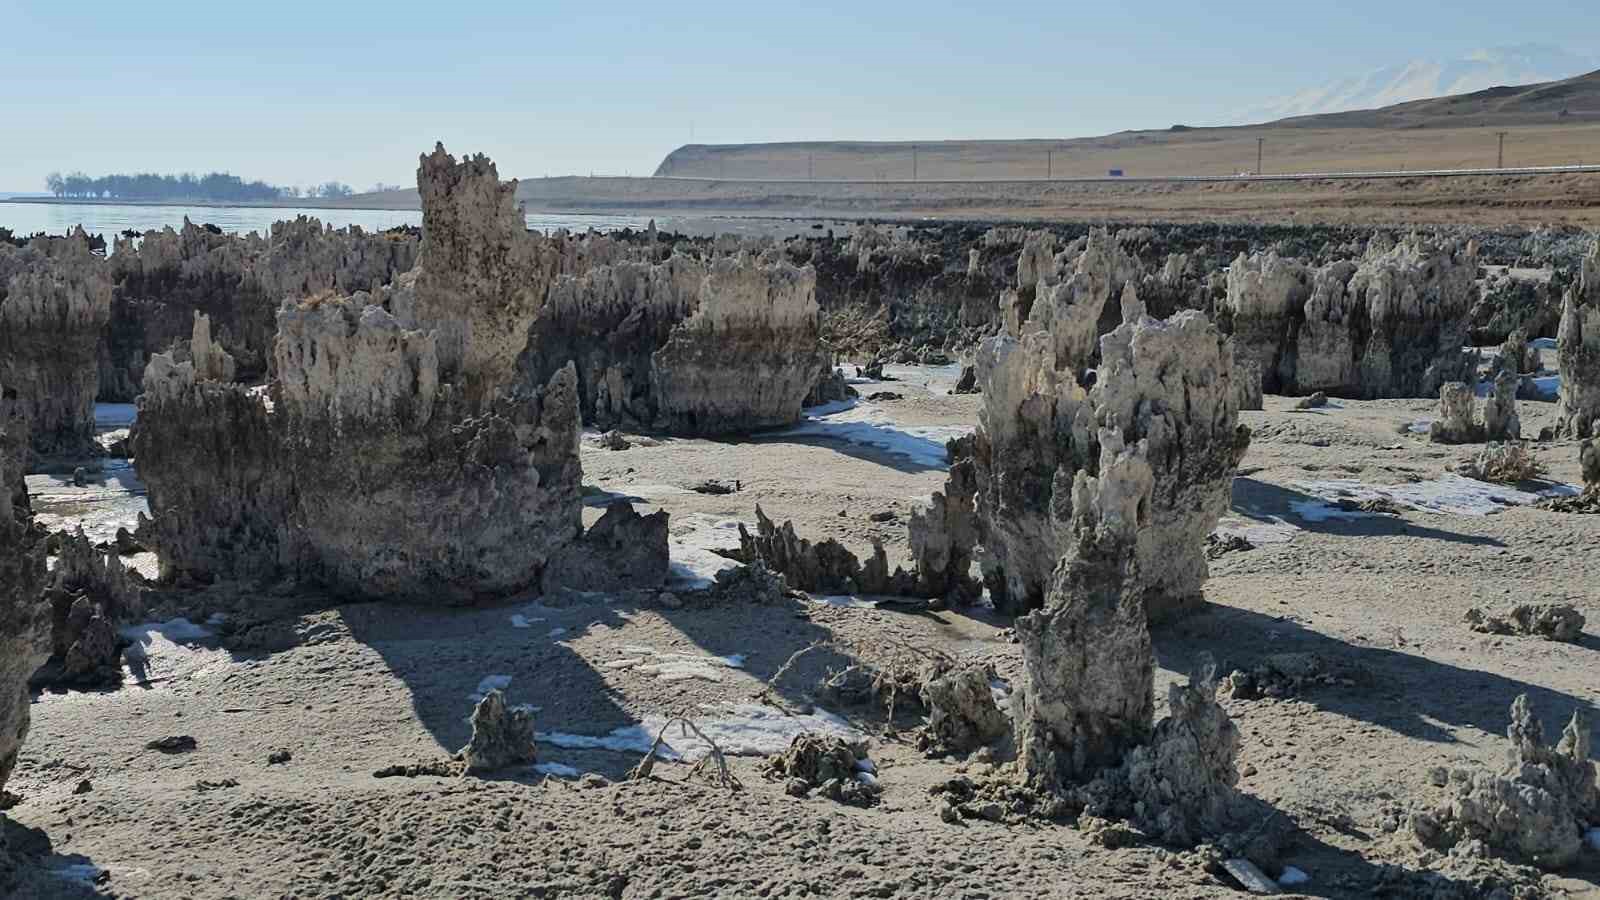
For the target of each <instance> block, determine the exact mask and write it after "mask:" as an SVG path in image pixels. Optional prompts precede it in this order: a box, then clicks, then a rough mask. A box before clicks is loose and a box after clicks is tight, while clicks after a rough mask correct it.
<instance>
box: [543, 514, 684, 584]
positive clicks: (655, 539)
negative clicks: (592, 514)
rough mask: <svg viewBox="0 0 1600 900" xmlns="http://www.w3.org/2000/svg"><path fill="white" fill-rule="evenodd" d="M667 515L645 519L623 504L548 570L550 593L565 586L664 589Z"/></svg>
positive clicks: (563, 552) (546, 579)
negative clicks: (662, 585) (662, 584)
mask: <svg viewBox="0 0 1600 900" xmlns="http://www.w3.org/2000/svg"><path fill="white" fill-rule="evenodd" d="M669 563H670V560H669V558H668V552H667V511H666V510H664V509H662V510H657V511H656V512H654V513H652V514H650V515H648V516H641V515H639V513H638V512H637V511H635V510H634V508H633V504H631V503H628V502H626V501H620V500H619V501H617V502H616V503H613V504H611V505H610V506H608V507H606V511H605V514H604V515H602V516H601V517H600V521H598V522H596V523H594V526H593V527H591V528H590V529H589V530H588V531H586V532H584V534H583V537H582V538H580V539H579V540H577V541H574V542H573V543H571V544H568V545H567V546H566V547H565V548H563V549H562V550H561V551H559V552H558V553H556V554H555V555H554V556H553V557H552V558H551V560H550V565H549V566H548V567H547V568H546V569H545V570H544V576H543V581H544V591H545V593H547V594H548V593H551V592H553V591H557V590H560V589H562V588H568V589H571V590H576V591H592V592H600V593H617V592H620V591H629V590H642V589H647V588H658V587H660V586H661V583H662V582H664V581H666V579H667V567H668V565H669Z"/></svg>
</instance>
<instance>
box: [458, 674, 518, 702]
mask: <svg viewBox="0 0 1600 900" xmlns="http://www.w3.org/2000/svg"><path fill="white" fill-rule="evenodd" d="M510 686H511V676H510V675H485V676H483V680H482V681H480V682H478V689H477V690H476V691H473V692H472V693H470V694H468V695H467V699H468V700H471V701H472V702H473V703H480V702H482V701H483V698H484V697H486V696H488V695H489V692H490V691H503V690H505V689H506V688H508V687H510Z"/></svg>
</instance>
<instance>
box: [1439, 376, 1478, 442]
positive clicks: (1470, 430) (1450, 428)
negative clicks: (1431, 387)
mask: <svg viewBox="0 0 1600 900" xmlns="http://www.w3.org/2000/svg"><path fill="white" fill-rule="evenodd" d="M1474 405H1475V401H1474V398H1473V391H1472V385H1470V384H1467V383H1466V382H1462V381H1451V382H1446V383H1445V384H1444V385H1442V386H1440V388H1439V418H1437V419H1435V420H1434V421H1433V423H1432V424H1431V425H1429V426H1428V439H1429V440H1431V441H1433V442H1434V443H1436V444H1475V443H1478V442H1480V441H1482V440H1483V426H1482V425H1480V424H1478V422H1477V416H1476V414H1475V411H1474Z"/></svg>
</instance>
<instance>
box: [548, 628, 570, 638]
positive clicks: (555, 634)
mask: <svg viewBox="0 0 1600 900" xmlns="http://www.w3.org/2000/svg"><path fill="white" fill-rule="evenodd" d="M566 633H567V630H566V629H565V628H559V627H557V628H552V629H550V636H551V637H552V638H558V637H561V636H562V635H563V634H566Z"/></svg>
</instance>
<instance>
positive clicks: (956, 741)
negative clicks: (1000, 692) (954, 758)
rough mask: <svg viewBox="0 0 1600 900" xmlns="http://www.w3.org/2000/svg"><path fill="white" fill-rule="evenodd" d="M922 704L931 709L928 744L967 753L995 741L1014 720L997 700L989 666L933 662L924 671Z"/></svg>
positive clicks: (1006, 730)
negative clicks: (992, 687) (991, 685)
mask: <svg viewBox="0 0 1600 900" xmlns="http://www.w3.org/2000/svg"><path fill="white" fill-rule="evenodd" d="M920 680H921V683H922V691H921V693H922V705H923V706H925V707H926V708H927V710H928V727H927V732H926V734H927V739H928V745H929V746H930V747H933V748H937V749H938V750H940V751H944V752H954V753H967V752H970V751H973V750H976V749H978V748H979V747H984V746H987V745H989V744H992V743H994V742H995V741H997V740H999V739H1000V738H1002V737H1005V736H1006V734H1008V733H1009V732H1010V731H1011V721H1010V719H1008V718H1006V714H1005V713H1004V712H1001V711H1000V707H999V706H998V705H997V704H996V703H995V700H994V691H993V690H992V689H991V688H990V686H989V684H990V682H991V681H992V680H993V676H992V674H991V673H990V672H989V670H988V668H987V667H984V666H979V665H971V664H968V665H942V664H940V663H939V662H934V663H930V664H929V665H928V666H927V667H925V668H924V671H923V672H922V673H921V676H920Z"/></svg>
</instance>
